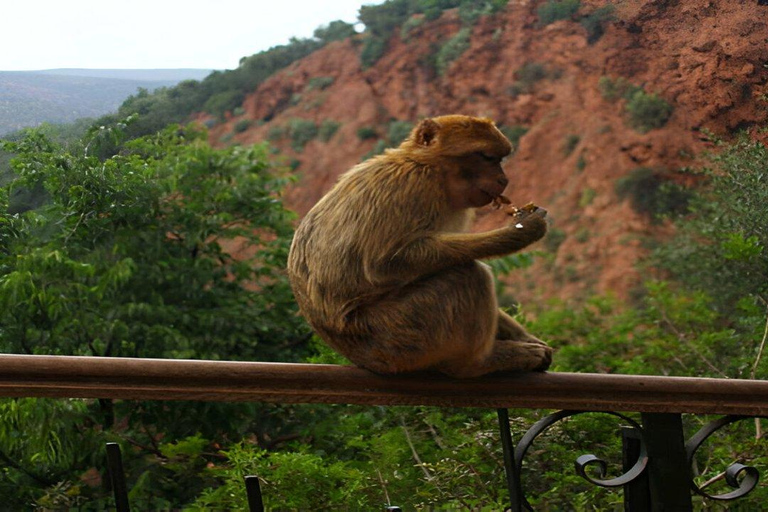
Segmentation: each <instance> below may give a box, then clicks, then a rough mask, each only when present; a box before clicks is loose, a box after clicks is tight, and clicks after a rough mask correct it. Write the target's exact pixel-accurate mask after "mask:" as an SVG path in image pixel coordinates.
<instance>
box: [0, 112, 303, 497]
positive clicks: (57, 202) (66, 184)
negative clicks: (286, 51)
mask: <svg viewBox="0 0 768 512" xmlns="http://www.w3.org/2000/svg"><path fill="white" fill-rule="evenodd" d="M107 131H108V130H107ZM108 135H109V134H107V133H105V131H102V130H95V131H94V132H92V133H91V134H90V135H89V138H88V139H87V140H86V142H85V144H83V145H81V146H80V148H79V150H75V149H72V150H65V149H64V148H62V147H60V146H58V145H57V144H55V143H53V142H51V141H50V140H49V139H47V138H46V137H45V136H44V135H42V134H41V133H39V132H34V131H33V132H30V134H29V135H28V136H27V137H26V138H23V139H21V140H19V141H17V142H12V143H5V144H4V149H6V150H8V151H10V152H12V153H14V154H15V155H16V157H15V159H14V160H13V163H12V165H13V169H14V171H15V173H16V174H17V178H16V179H15V180H14V181H12V182H11V183H10V184H9V185H7V186H6V187H5V188H3V190H2V195H0V201H2V204H1V205H0V242H2V244H0V248H1V249H0V351H2V352H6V353H22V354H66V355H96V356H124V357H166V358H179V357H183V358H208V359H230V360H261V361H264V360H278V359H279V360H290V359H300V358H301V355H300V354H301V344H302V343H301V342H302V341H303V340H305V339H306V337H307V331H306V327H305V326H304V325H303V323H302V322H301V321H300V319H299V318H298V317H297V315H296V307H295V304H294V302H293V298H292V295H291V292H290V289H289V286H288V283H287V280H286V278H285V276H284V275H283V272H282V268H283V267H284V262H285V258H286V255H287V251H288V244H289V242H290V235H291V233H292V225H291V220H292V215H291V214H290V213H289V212H287V211H286V210H285V209H284V208H283V207H282V206H281V203H280V200H279V194H280V191H281V189H282V187H283V186H284V184H285V183H286V182H287V179H286V178H283V177H281V176H280V174H279V173H276V172H275V171H274V170H272V169H271V168H270V166H269V165H268V163H267V148H266V147H265V146H254V147H251V148H239V147H235V148H230V149H227V150H214V149H212V148H211V147H210V146H208V145H207V143H206V142H205V141H204V134H203V133H200V132H197V131H195V130H193V129H190V128H180V127H177V126H171V127H169V128H167V129H166V130H164V131H163V132H161V133H159V134H157V135H155V136H151V137H145V138H141V139H137V140H134V141H132V142H129V143H127V144H126V145H125V146H124V148H123V150H122V151H121V152H120V154H118V155H115V156H113V157H110V158H108V159H106V160H99V159H98V158H96V157H94V156H88V153H89V152H91V151H92V150H94V145H95V144H98V142H99V140H101V139H104V138H105V137H107V136H108ZM37 186H42V187H43V188H44V190H45V191H46V194H47V200H46V202H45V203H44V204H43V205H41V206H39V207H38V208H36V209H34V210H29V211H26V212H24V213H20V214H19V213H16V214H11V213H9V212H8V198H9V192H13V190H15V189H16V188H17V187H25V188H31V187H37ZM0 407H3V408H5V411H6V414H3V415H2V418H0V440H2V439H3V438H5V440H6V441H7V442H1V443H0V446H1V448H0V451H2V453H3V454H5V455H6V456H7V458H8V459H9V460H12V461H14V464H15V465H10V466H6V467H5V468H4V470H3V474H4V475H5V477H6V480H5V481H3V483H1V484H0V485H9V484H8V482H9V481H10V482H16V484H15V485H20V486H21V487H22V488H23V489H24V492H18V493H15V494H10V495H11V496H18V497H19V499H20V500H33V499H34V500H42V501H39V503H41V504H45V503H47V501H46V500H54V501H55V499H59V498H60V496H59V497H58V498H57V496H58V494H61V493H58V494H57V492H58V491H57V492H54V491H55V489H54V488H53V487H52V486H54V484H57V483H59V482H69V484H68V485H69V487H67V489H68V490H66V492H73V493H74V492H75V490H73V489H76V490H77V493H80V494H78V495H82V496H83V497H85V496H87V495H91V497H94V496H98V495H99V492H98V490H93V489H89V488H88V487H87V486H86V485H84V484H82V482H80V481H79V480H78V476H77V474H74V473H72V471H81V472H82V471H86V470H87V469H88V468H89V467H97V468H98V471H97V473H96V474H97V475H99V474H100V473H101V471H102V470H103V467H104V466H103V459H102V457H101V456H99V454H100V453H101V447H100V446H97V445H96V444H95V443H96V440H97V439H98V440H99V442H100V443H102V444H103V441H105V440H108V439H109V437H110V435H114V433H115V432H114V429H116V428H117V422H118V418H119V419H120V420H119V421H120V422H121V425H123V426H122V427H120V430H121V431H122V432H123V434H122V435H125V436H126V437H127V438H132V437H133V436H136V437H140V438H142V441H140V442H138V441H137V442H138V443H139V444H140V445H143V446H154V445H156V444H158V442H159V441H158V439H159V438H155V436H156V435H160V436H161V437H163V438H164V442H168V443H173V442H177V441H178V439H179V438H180V437H179V436H181V437H184V436H190V435H195V433H196V432H200V433H202V434H203V435H205V436H207V437H206V439H211V438H213V437H219V436H222V435H232V434H233V433H235V435H238V436H241V435H243V433H244V432H245V431H244V430H242V429H243V428H244V427H245V426H248V425H251V424H252V422H253V416H251V415H253V414H255V409H254V406H240V405H225V404H186V405H181V404H172V405H169V406H162V407H161V406H160V404H154V403H123V402H116V403H113V402H111V401H108V400H102V401H89V402H83V401H69V402H51V401H44V400H7V401H3V402H0ZM46 418H47V419H46ZM34 422H37V423H38V426H36V427H31V426H30V425H31V424H32V423H34ZM267 423H269V420H267ZM126 424H127V425H128V427H127V428H128V430H125V429H126V426H125V425H126ZM89 425H90V427H89ZM94 426H97V427H98V428H95V427H94ZM134 428H135V429H136V430H135V431H134ZM40 429H42V431H41V433H40V434H39V435H37V434H36V435H34V436H22V437H18V433H19V432H23V431H25V430H29V431H32V430H34V431H38V430H40ZM110 432H112V434H110ZM84 433H85V434H84ZM105 438H106V439H105ZM208 442H210V441H206V443H208ZM0 457H2V455H0ZM163 457H164V456H163ZM163 457H160V455H158V456H157V458H156V463H160V462H161V461H162V460H164V458H163ZM97 460H98V462H99V464H96V461H97ZM134 460H136V459H134V458H132V457H129V460H128V463H127V464H128V465H129V466H131V465H132V464H133V463H134V462H132V461H134ZM138 460H139V461H140V459H138ZM195 460H197V461H198V462H199V459H195ZM198 462H195V464H197V463H198ZM203 465H204V463H203ZM145 471H146V469H145ZM195 475H196V473H190V478H192V481H190V480H189V479H188V478H186V479H185V478H181V477H179V476H178V475H177V476H176V477H174V478H170V479H169V480H167V481H166V480H164V479H163V478H160V477H159V475H156V476H158V478H157V479H155V480H149V481H146V482H144V483H141V482H140V481H138V480H137V481H136V482H135V485H136V488H137V489H139V490H138V491H136V492H137V493H138V495H141V494H142V492H147V493H149V494H148V495H147V496H149V495H152V493H160V494H157V495H162V494H163V493H167V495H168V496H175V499H177V500H180V501H182V502H183V500H185V499H188V498H189V497H191V495H192V494H194V493H195V491H194V488H195V486H196V485H197V486H199V485H200V480H199V479H198V477H197V476H195ZM175 481H177V483H174V482H175ZM193 481H194V482H197V483H196V484H195V485H192V483H193ZM20 482H26V484H27V486H25V485H23V484H22V483H20ZM185 483H186V484H189V485H190V486H191V487H190V488H189V490H188V491H185V492H181V491H180V488H181V486H182V485H183V484H185ZM36 488H37V489H44V491H36V490H35V489H36ZM142 489H143V490H142ZM161 489H164V490H162V491H161ZM66 492H65V491H62V493H65V494H66ZM51 493H53V494H51ZM4 496H9V494H6V493H4ZM46 496H48V497H47V498H46ZM185 496H186V498H185ZM61 499H63V498H61ZM83 499H85V498H83ZM27 502H29V501H19V502H18V506H21V505H22V504H23V503H27ZM75 503H76V502H72V504H75ZM157 504H158V506H161V502H157Z"/></svg>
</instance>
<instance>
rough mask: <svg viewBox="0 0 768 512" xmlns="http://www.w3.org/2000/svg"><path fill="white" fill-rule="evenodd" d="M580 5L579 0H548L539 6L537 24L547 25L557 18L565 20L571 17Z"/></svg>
mask: <svg viewBox="0 0 768 512" xmlns="http://www.w3.org/2000/svg"><path fill="white" fill-rule="evenodd" d="M579 7H581V1H580V0H559V1H558V0H549V1H548V2H547V3H545V4H542V5H540V6H539V9H538V14H539V25H541V26H544V25H549V24H550V23H554V22H556V21H558V20H567V19H570V18H572V17H573V15H574V14H576V12H577V11H578V10H579Z"/></svg>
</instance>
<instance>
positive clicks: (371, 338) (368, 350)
mask: <svg viewBox="0 0 768 512" xmlns="http://www.w3.org/2000/svg"><path fill="white" fill-rule="evenodd" d="M497 318H498V306H497V304H496V296H495V293H494V288H493V276H492V274H491V272H490V270H489V269H488V266H487V265H485V264H483V263H478V262H472V263H469V264H467V265H461V266H456V267H452V268H450V269H447V270H445V271H443V272H440V273H439V274H434V275H431V276H428V277H425V278H423V279H421V280H419V281H416V282H414V283H412V284H410V285H409V286H407V287H404V288H402V289H401V290H399V291H398V292H397V293H393V294H391V295H390V296H388V297H387V299H386V300H382V301H380V302H378V303H376V304H372V305H368V306H366V307H365V308H362V309H361V310H360V311H359V313H358V316H357V319H356V321H357V322H359V323H360V324H361V325H364V326H365V329H364V331H365V333H366V334H367V335H361V336H359V339H358V341H357V342H356V343H354V344H353V343H349V344H347V346H348V347H349V348H350V352H349V353H345V355H347V357H349V359H350V360H352V361H353V362H354V363H355V364H357V365H359V366H363V367H365V368H368V369H370V370H373V371H375V372H380V373H397V372H406V371H416V370H426V369H438V370H439V369H441V368H442V367H443V366H445V365H448V366H453V365H458V366H462V365H465V364H466V363H467V362H468V361H469V362H471V361H482V360H485V359H486V358H487V357H488V356H489V355H490V353H491V351H492V350H493V345H494V340H495V337H496V322H497Z"/></svg>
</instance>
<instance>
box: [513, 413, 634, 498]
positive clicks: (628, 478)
mask: <svg viewBox="0 0 768 512" xmlns="http://www.w3.org/2000/svg"><path fill="white" fill-rule="evenodd" d="M586 412H588V411H559V412H556V413H553V414H550V415H549V416H546V417H544V418H542V419H541V420H539V421H538V422H536V424H534V425H533V426H532V427H531V428H530V429H529V430H528V432H526V433H525V435H524V436H523V438H522V439H521V440H520V442H519V443H518V444H517V447H516V448H515V453H514V464H515V469H516V471H515V473H516V474H517V475H518V478H519V477H520V476H519V475H521V472H522V466H523V458H524V457H525V454H526V453H527V452H528V449H529V448H530V447H531V445H532V444H533V441H534V440H535V439H536V438H537V437H538V436H539V435H541V434H542V433H544V432H545V431H546V430H547V429H549V428H550V427H551V426H552V425H554V424H555V423H557V422H558V421H561V420H563V419H565V418H568V417H570V416H574V415H576V414H584V413H586ZM598 414H609V415H611V416H616V417H618V418H621V419H622V420H624V421H626V422H627V423H629V424H630V425H631V426H632V427H633V428H634V429H636V430H637V431H638V432H639V433H640V436H641V443H640V455H639V457H638V459H637V461H636V462H635V464H634V465H633V466H632V467H631V468H630V469H629V471H627V472H626V473H624V474H623V475H620V476H618V477H616V478H611V479H608V480H604V477H605V475H606V471H607V463H606V462H605V461H604V460H602V459H600V458H599V457H596V456H595V455H592V454H589V455H582V456H580V457H579V458H578V459H576V463H575V466H576V473H577V474H578V475H579V476H581V477H582V478H583V479H584V480H586V481H587V482H590V483H592V484H595V485H599V486H601V487H608V488H613V487H623V486H625V485H627V484H628V483H630V482H632V481H633V480H635V479H637V478H638V477H639V476H640V475H641V474H642V473H643V471H644V470H645V467H646V465H647V464H648V455H647V453H646V450H645V443H644V442H642V431H643V430H642V428H641V427H640V425H639V424H638V423H637V422H636V421H634V420H633V419H632V418H629V417H627V416H624V415H623V414H619V413H616V412H601V413H598ZM589 466H595V467H597V468H598V469H599V474H600V478H594V477H592V476H590V475H589V474H588V473H587V468H588V467H589ZM520 498H521V499H520V502H521V504H522V505H523V507H525V508H526V509H528V510H533V509H532V508H531V506H530V504H529V503H528V500H527V499H526V498H525V496H524V495H522V496H520Z"/></svg>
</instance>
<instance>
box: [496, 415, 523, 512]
mask: <svg viewBox="0 0 768 512" xmlns="http://www.w3.org/2000/svg"><path fill="white" fill-rule="evenodd" d="M496 413H497V414H498V416H499V435H500V437H501V449H502V452H503V453H504V475H505V476H506V479H507V489H508V490H509V503H510V508H509V510H511V511H512V512H522V510H523V489H522V484H521V482H520V472H519V471H518V468H517V464H516V463H515V456H514V453H515V447H514V446H513V445H512V432H511V431H510V430H509V410H508V409H497V410H496Z"/></svg>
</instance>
